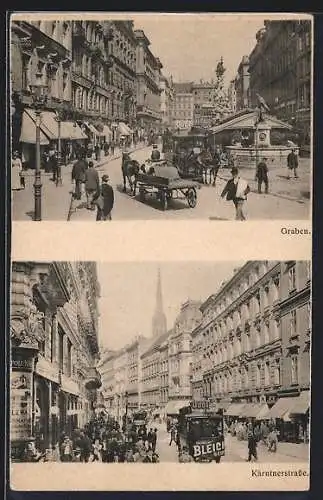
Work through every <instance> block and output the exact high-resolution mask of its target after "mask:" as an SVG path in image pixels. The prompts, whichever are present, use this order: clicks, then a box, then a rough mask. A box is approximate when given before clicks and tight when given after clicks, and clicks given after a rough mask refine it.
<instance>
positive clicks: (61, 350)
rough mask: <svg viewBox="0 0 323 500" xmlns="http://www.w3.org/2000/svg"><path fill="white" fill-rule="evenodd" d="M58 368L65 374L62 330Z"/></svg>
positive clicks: (59, 335) (61, 333)
mask: <svg viewBox="0 0 323 500" xmlns="http://www.w3.org/2000/svg"><path fill="white" fill-rule="evenodd" d="M58 367H59V370H60V371H61V372H62V373H64V332H63V330H62V329H61V328H59V330H58Z"/></svg>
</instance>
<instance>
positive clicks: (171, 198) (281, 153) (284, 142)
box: [8, 12, 313, 222]
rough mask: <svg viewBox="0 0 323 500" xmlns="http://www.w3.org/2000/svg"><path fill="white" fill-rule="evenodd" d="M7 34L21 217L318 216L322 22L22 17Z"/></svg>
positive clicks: (14, 183) (15, 194)
mask: <svg viewBox="0 0 323 500" xmlns="http://www.w3.org/2000/svg"><path fill="white" fill-rule="evenodd" d="M89 16H90V17H89ZM9 32H10V107H9V115H10V127H11V138H10V156H11V157H10V162H11V164H10V165H8V178H9V177H11V207H12V208H11V216H12V220H13V221H26V222H27V221H30V222H33V221H55V220H57V221H58V220H60V221H71V222H77V221H79V222H82V221H87V222H90V221H93V222H97V221H121V220H155V219H156V220H158V219H159V220H186V219H192V220H198V219H202V220H214V221H217V220H219V221H231V220H236V221H246V220H247V221H248V220H269V219H270V220H310V218H311V197H312V188H311V186H312V77H313V74H312V73H313V71H312V51H313V49H312V36H313V25H312V17H311V16H309V15H301V14H297V15H296V14H288V15H287V16H286V15H284V16H282V15H280V16H279V15H276V14H268V15H265V14H256V15H254V14H248V15H246V14H239V15H238V14H198V15H197V14H158V13H156V14H143V13H142V14H140V15H139V14H136V13H128V14H121V13H119V14H118V15H116V14H112V13H100V15H99V16H97V15H95V14H82V15H81V13H72V14H69V15H67V14H64V13H62V15H60V14H59V13H57V12H56V13H53V14H49V13H48V14H47V13H46V14H44V13H42V14H37V13H33V14H28V13H21V14H18V13H16V14H13V15H12V16H11V20H10V27H9ZM9 174H10V175H9Z"/></svg>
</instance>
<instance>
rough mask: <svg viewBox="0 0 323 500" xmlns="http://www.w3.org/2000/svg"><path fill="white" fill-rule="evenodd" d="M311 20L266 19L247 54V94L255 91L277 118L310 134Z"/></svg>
mask: <svg viewBox="0 0 323 500" xmlns="http://www.w3.org/2000/svg"><path fill="white" fill-rule="evenodd" d="M311 31H312V28H311V21H307V20H302V21H296V20H293V21H292V20H290V21H266V22H265V28H263V29H261V30H260V31H258V33H257V35H256V39H257V44H256V46H255V48H254V49H253V51H252V52H251V54H250V56H249V72H250V98H251V103H252V105H253V106H256V105H257V95H256V94H257V93H258V94H260V95H261V96H262V97H263V98H264V99H265V101H266V103H267V104H268V106H269V107H270V109H271V112H272V113H273V114H275V115H277V117H278V118H280V119H282V120H285V121H289V122H290V123H292V124H294V125H295V126H296V127H297V128H300V129H301V130H303V138H302V139H303V140H305V138H306V136H307V140H308V141H309V136H310V121H311V113H310V105H311Z"/></svg>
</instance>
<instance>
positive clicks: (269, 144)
mask: <svg viewBox="0 0 323 500" xmlns="http://www.w3.org/2000/svg"><path fill="white" fill-rule="evenodd" d="M9 34H10V76H11V89H10V90H11V114H10V116H11V149H10V153H11V157H10V160H11V165H9V167H8V168H9V170H10V172H11V200H12V234H11V244H12V253H11V276H10V321H9V324H8V326H9V327H10V328H8V340H9V337H10V340H9V342H8V348H9V351H10V380H9V381H8V391H9V398H8V399H9V401H10V408H9V416H10V436H9V441H10V443H9V444H10V449H9V452H10V457H8V458H9V471H10V487H11V488H12V489H13V490H19V491H26V490H30V491H64V490H65V491H70V490H83V491H120V490H121V491H184V490H186V491H192V490H194V491H263V490H275V491H304V490H307V489H308V488H309V469H310V463H309V447H310V424H311V415H310V400H311V366H310V363H311V335H312V326H311V304H312V297H311V280H312V273H311V255H312V248H311V222H312V213H311V208H312V207H311V201H312V200H311V199H312V138H313V129H312V113H313V95H312V83H313V70H312V67H313V64H312V59H313V20H312V16H310V15H307V14H292V13H291V14H284V15H277V14H266V13H263V14H261V13H259V14H252V13H249V14H229V13H228V14H214V13H205V14H198V15H197V14H193V13H188V14H167V13H163V14H162V13H155V14H151V13H150V14H149V13H147V14H145V13H141V14H138V13H132V12H130V13H108V12H106V13H102V12H100V13H86V12H85V13H84V12H72V13H69V12H66V13H57V12H56V13H26V12H24V13H18V12H17V13H14V14H12V16H11V19H10V25H9ZM100 221H102V222H103V221H105V222H106V224H93V222H100ZM32 222H41V223H39V224H32ZM110 222H111V223H110ZM237 222H244V223H243V224H238V223H237ZM148 463H151V464H154V466H153V465H151V466H150V468H149V471H151V468H152V467H153V474H150V473H148V474H147V470H148V469H147V465H146V464H148ZM58 478H59V480H58Z"/></svg>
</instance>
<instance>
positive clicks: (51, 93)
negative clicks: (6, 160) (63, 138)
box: [10, 20, 72, 166]
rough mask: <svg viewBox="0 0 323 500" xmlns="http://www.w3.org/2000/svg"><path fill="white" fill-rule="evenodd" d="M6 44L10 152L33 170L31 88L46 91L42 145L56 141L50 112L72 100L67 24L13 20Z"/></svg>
mask: <svg viewBox="0 0 323 500" xmlns="http://www.w3.org/2000/svg"><path fill="white" fill-rule="evenodd" d="M10 42H11V43H10V46H11V54H10V56H11V57H10V58H11V66H10V75H11V104H12V108H11V119H12V123H11V125H12V148H13V149H16V150H18V151H20V152H21V153H22V158H23V162H24V163H26V164H28V165H30V166H34V164H35V142H36V131H35V130H36V125H35V121H36V118H35V113H34V109H35V108H34V102H33V93H34V92H35V90H34V89H35V85H38V86H40V85H42V86H45V87H43V88H44V89H45V88H46V97H47V101H46V103H44V111H46V112H45V113H43V116H42V124H41V127H42V134H41V144H42V145H49V143H50V140H54V141H57V140H58V126H57V123H56V122H55V120H54V118H53V117H55V114H54V112H56V111H57V110H59V109H60V108H61V106H62V105H68V104H69V103H70V101H71V98H72V90H71V62H72V26H71V22H69V21H30V22H26V21H18V20H13V21H12V22H11V39H10ZM48 128H49V131H48V130H47V129H48ZM44 130H45V131H47V135H46V134H45V133H44Z"/></svg>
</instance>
